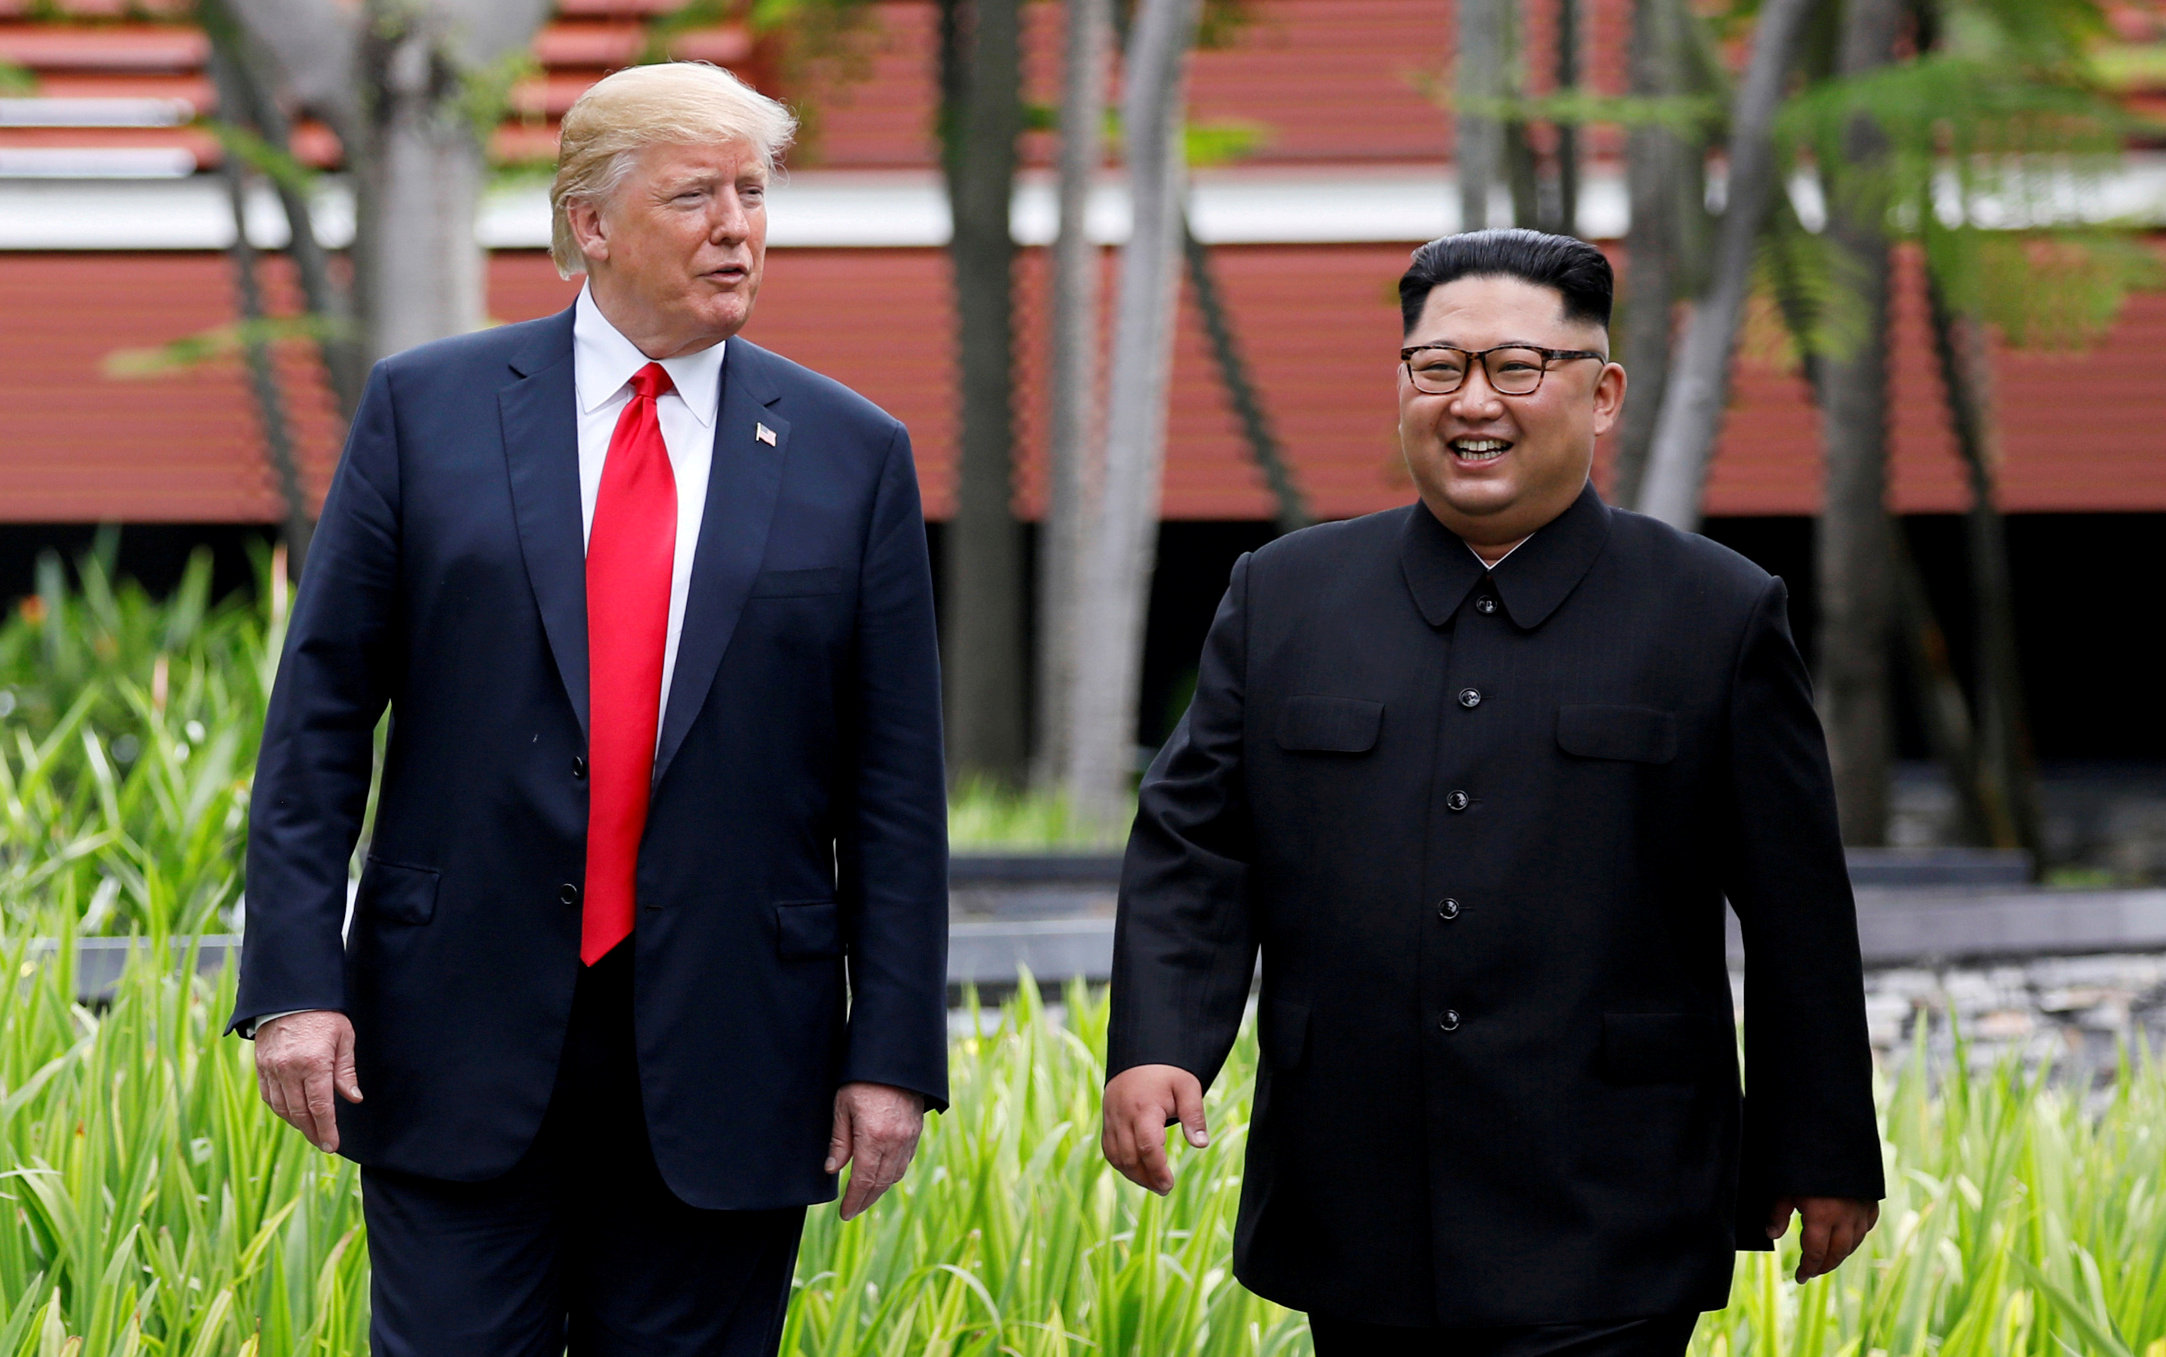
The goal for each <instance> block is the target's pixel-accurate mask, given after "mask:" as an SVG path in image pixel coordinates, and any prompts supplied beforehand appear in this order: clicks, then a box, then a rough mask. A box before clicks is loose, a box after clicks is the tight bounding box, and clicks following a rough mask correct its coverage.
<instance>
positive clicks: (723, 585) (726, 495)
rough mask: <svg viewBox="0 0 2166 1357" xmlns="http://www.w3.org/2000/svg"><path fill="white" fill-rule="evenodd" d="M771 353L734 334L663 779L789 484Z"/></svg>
mask: <svg viewBox="0 0 2166 1357" xmlns="http://www.w3.org/2000/svg"><path fill="white" fill-rule="evenodd" d="M766 359H767V355H766V353H765V352H764V351H763V350H761V349H759V348H757V347H756V346H754V345H752V344H750V343H748V342H746V341H745V340H742V339H732V340H731V341H729V350H728V353H727V356H725V357H724V358H723V360H722V392H721V396H720V407H719V409H718V410H717V411H716V414H715V426H714V464H713V467H712V469H711V470H710V471H709V472H708V475H707V507H706V509H705V510H704V511H702V513H701V517H700V526H699V547H698V549H697V550H696V551H695V552H694V553H693V556H692V582H691V586H690V588H689V590H688V592H687V595H686V598H685V603H684V629H683V631H681V632H680V633H679V634H678V638H677V668H676V670H675V672H674V673H673V674H672V675H671V677H670V681H669V706H668V708H667V709H666V710H665V711H664V712H663V713H662V734H661V741H660V743H659V745H658V746H657V747H656V749H655V754H654V780H655V782H656V783H658V784H659V783H660V782H661V780H662V775H663V774H664V773H666V772H668V771H669V765H670V760H671V759H673V758H674V757H675V756H676V753H677V750H678V748H679V747H680V746H681V745H683V743H684V737H685V735H686V733H687V732H689V731H690V730H691V729H692V722H693V721H694V720H695V719H697V718H698V716H699V710H700V708H701V706H703V705H704V704H705V703H706V701H707V691H708V689H710V688H712V687H713V686H714V677H715V672H716V671H717V670H718V669H720V668H721V667H722V656H723V654H724V653H725V652H726V651H727V650H728V649H729V644H730V636H731V634H732V633H733V632H735V631H736V629H737V619H738V618H739V617H740V616H742V615H743V613H744V609H745V598H746V597H747V596H748V595H749V594H750V593H751V592H752V580H753V577H754V576H756V575H758V574H759V570H760V562H761V560H762V559H764V558H765V557H766V554H767V530H768V526H769V524H770V523H772V522H773V520H774V516H775V500H776V498H777V497H778V496H779V495H780V493H781V490H782V466H783V459H784V458H785V457H787V456H788V455H789V451H790V425H789V421H788V420H785V419H783V418H782V417H781V416H779V415H777V414H776V413H775V412H774V411H773V410H772V409H770V408H769V407H770V406H772V405H773V404H774V403H775V401H777V400H778V399H780V397H781V393H780V392H779V391H777V390H776V389H775V386H774V384H773V382H772V381H771V380H770V379H769V377H768V373H767V370H766V365H765V364H766ZM762 425H764V426H766V428H768V429H769V430H771V431H772V432H773V434H774V442H773V443H772V444H770V443H768V442H766V441H765V440H763V439H761V438H760V437H759V436H758V430H759V428H760V426H762Z"/></svg>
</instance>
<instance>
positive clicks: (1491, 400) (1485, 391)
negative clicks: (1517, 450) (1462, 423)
mask: <svg viewBox="0 0 2166 1357" xmlns="http://www.w3.org/2000/svg"><path fill="white" fill-rule="evenodd" d="M1446 399H1447V400H1448V401H1449V402H1450V404H1449V406H1448V407H1447V408H1448V409H1450V411H1451V412H1452V414H1454V415H1456V416H1458V417H1459V418H1461V419H1466V420H1483V419H1494V418H1496V417H1497V416H1498V415H1500V414H1502V413H1504V398H1503V397H1502V396H1499V395H1498V394H1497V389H1496V388H1495V387H1493V386H1491V385H1490V384H1489V368H1488V366H1487V365H1486V364H1483V363H1476V364H1474V365H1473V368H1472V370H1471V371H1469V372H1468V373H1467V376H1466V380H1465V381H1463V382H1461V383H1460V384H1459V389H1458V390H1457V391H1454V392H1452V393H1451V395H1450V396H1448V397H1447V398H1446Z"/></svg>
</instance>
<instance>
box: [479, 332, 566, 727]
mask: <svg viewBox="0 0 2166 1357" xmlns="http://www.w3.org/2000/svg"><path fill="white" fill-rule="evenodd" d="M511 366H512V371H514V372H516V373H518V374H519V380H518V381H515V382H513V383H512V384H511V385H509V386H507V387H504V388H503V389H502V390H500V391H499V392H498V393H497V410H498V413H499V415H500V416H501V418H502V421H503V429H504V458H505V461H506V462H507V463H508V464H509V467H510V472H511V500H512V513H513V516H514V518H515V519H516V521H517V523H518V525H519V551H520V554H521V555H522V556H524V557H525V559H526V574H527V580H528V582H529V583H530V584H532V585H533V588H534V601H535V603H536V604H537V605H538V606H539V607H540V609H541V619H542V630H543V632H544V633H545V634H546V635H547V636H548V638H549V651H550V654H551V655H552V656H554V657H555V659H556V665H557V675H558V677H560V678H561V679H563V681H564V692H565V695H566V696H567V697H569V698H570V699H571V703H572V711H573V712H574V713H575V714H576V715H577V716H578V718H579V731H580V734H581V736H582V737H583V736H585V734H586V732H587V552H586V542H585V531H584V528H583V527H582V515H581V512H580V507H579V416H578V393H577V388H576V383H575V381H574V379H573V376H572V312H571V311H570V310H569V309H567V310H565V311H563V312H561V313H559V314H558V315H557V316H555V317H553V318H552V323H551V324H550V325H549V326H547V327H546V328H544V329H543V330H542V331H541V332H540V338H539V340H538V341H537V342H536V343H535V344H534V345H533V346H532V347H531V348H530V349H528V350H527V351H526V352H525V353H523V354H521V355H520V356H519V357H517V358H515V359H513V360H512V365H511Z"/></svg>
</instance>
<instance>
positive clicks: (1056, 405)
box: [1032, 0, 1112, 788]
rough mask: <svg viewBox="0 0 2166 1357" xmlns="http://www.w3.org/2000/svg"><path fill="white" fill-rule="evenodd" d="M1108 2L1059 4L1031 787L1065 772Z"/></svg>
mask: <svg viewBox="0 0 2166 1357" xmlns="http://www.w3.org/2000/svg"><path fill="white" fill-rule="evenodd" d="M1111 27H1112V3H1111V0H1067V23H1066V29H1067V31H1066V35H1065V47H1064V49H1063V54H1062V63H1061V82H1062V84H1061V109H1060V231H1059V234H1058V235H1056V236H1055V237H1054V241H1053V306H1052V323H1053V325H1052V328H1053V336H1052V337H1053V344H1052V349H1053V353H1052V362H1051V372H1050V373H1049V374H1048V381H1049V384H1050V385H1051V387H1052V392H1051V395H1052V411H1051V419H1050V421H1049V422H1050V424H1051V428H1050V430H1049V433H1050V437H1049V438H1048V440H1047V463H1048V465H1047V468H1046V470H1047V476H1046V505H1045V517H1044V519H1042V520H1041V521H1040V523H1039V525H1038V710H1037V735H1038V739H1037V750H1036V753H1035V755H1034V757H1033V761H1032V762H1033V766H1034V768H1035V771H1036V776H1035V777H1034V779H1033V781H1034V782H1035V783H1036V784H1037V785H1038V786H1040V787H1043V788H1051V787H1053V786H1056V785H1057V784H1058V781H1059V778H1060V775H1061V770H1063V769H1064V768H1066V767H1067V766H1068V740H1069V736H1070V734H1071V726H1072V724H1073V721H1074V719H1075V714H1074V710H1073V704H1074V700H1075V654H1076V646H1077V633H1076V618H1077V614H1078V612H1079V611H1080V608H1081V601H1080V600H1079V599H1078V597H1077V592H1076V586H1077V581H1078V580H1079V578H1080V576H1081V573H1082V571H1081V563H1080V561H1079V557H1080V555H1081V553H1082V550H1083V543H1084V540H1085V536H1086V533H1087V526H1086V525H1087V524H1088V522H1089V520H1090V517H1091V514H1090V512H1089V510H1090V497H1091V493H1092V491H1093V490H1094V489H1095V488H1096V481H1097V477H1096V476H1095V475H1094V474H1093V470H1094V468H1093V467H1092V466H1091V463H1092V462H1093V461H1094V460H1095V459H1094V458H1093V457H1092V451H1093V450H1094V449H1095V448H1096V447H1097V446H1098V441H1097V440H1098V426H1097V422H1096V419H1095V417H1094V416H1095V412H1096V410H1097V397H1098V282H1099V279H1098V247H1097V246H1096V245H1094V244H1092V243H1091V239H1090V235H1089V232H1088V230H1087V225H1088V223H1087V216H1088V209H1089V205H1090V194H1091V185H1092V182H1093V180H1094V179H1095V178H1096V176H1097V173H1098V166H1099V163H1100V162H1101V161H1102V160H1103V159H1104V156H1105V144H1104V130H1105V95H1106V85H1105V82H1106V49H1107V37H1108V34H1109V33H1110V32H1111Z"/></svg>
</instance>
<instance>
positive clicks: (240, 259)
mask: <svg viewBox="0 0 2166 1357" xmlns="http://www.w3.org/2000/svg"><path fill="white" fill-rule="evenodd" d="M211 70H212V75H213V77H214V79H215V81H216V84H217V86H218V93H219V102H220V107H221V110H222V111H225V112H226V113H227V115H228V117H229V120H230V119H231V116H232V112H233V110H234V90H233V86H234V77H233V71H232V67H231V63H230V62H228V61H226V60H223V59H217V60H214V61H213V62H212V66H211ZM219 177H220V178H221V179H223V180H224V181H225V187H226V202H227V205H228V208H229V209H230V210H231V212H232V213H233V245H232V247H231V248H229V249H228V250H227V251H226V259H227V262H228V263H230V264H231V265H232V267H233V286H234V294H235V301H236V309H237V310H238V311H239V313H240V323H241V357H242V360H243V363H244V365H245V366H246V367H247V369H248V387H249V392H250V394H251V395H252V396H254V397H255V403H256V421H257V423H258V424H259V425H261V426H262V430H263V449H264V453H265V455H266V457H267V458H268V460H269V461H270V464H271V477H272V479H273V480H274V481H275V482H276V483H277V485H278V499H279V504H280V507H281V510H282V515H281V519H280V523H279V536H280V537H281V539H282V540H283V541H284V542H285V545H286V568H287V569H288V570H289V571H291V572H292V574H293V577H294V578H296V579H298V578H299V577H300V574H301V568H302V565H303V564H304V562H305V561H306V559H307V556H308V543H309V539H310V538H311V537H312V536H314V534H315V528H316V517H315V514H314V513H313V512H312V510H313V508H314V506H313V505H311V504H310V503H309V499H308V490H307V487H306V486H304V485H303V484H302V483H301V466H300V462H299V460H298V458H297V457H296V456H295V453H294V446H293V431H292V427H291V426H290V425H289V424H288V423H287V421H286V401H285V394H284V392H282V391H281V390H280V389H279V385H278V367H277V358H276V355H275V354H273V353H272V351H271V345H270V343H269V341H268V340H266V339H265V338H264V337H263V334H262V332H261V326H262V324H263V321H264V319H265V318H266V316H267V315H268V314H269V313H268V310H267V309H266V308H265V306H264V304H263V286H262V283H261V281H260V280H259V279H258V278H257V276H256V249H255V246H254V244H252V243H251V242H250V241H249V239H248V194H247V179H246V175H245V173H244V171H243V169H242V166H241V162H240V159H239V157H237V156H233V155H227V156H226V157H224V158H223V160H221V162H220V164H219Z"/></svg>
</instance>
